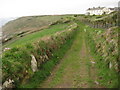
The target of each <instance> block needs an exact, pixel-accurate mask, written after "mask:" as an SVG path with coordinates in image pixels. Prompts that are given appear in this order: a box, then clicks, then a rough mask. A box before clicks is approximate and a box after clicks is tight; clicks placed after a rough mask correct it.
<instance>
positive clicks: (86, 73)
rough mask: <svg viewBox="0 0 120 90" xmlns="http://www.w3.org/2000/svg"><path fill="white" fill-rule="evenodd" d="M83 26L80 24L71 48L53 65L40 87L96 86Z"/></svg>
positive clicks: (91, 58)
mask: <svg viewBox="0 0 120 90" xmlns="http://www.w3.org/2000/svg"><path fill="white" fill-rule="evenodd" d="M84 27H85V25H80V27H79V28H78V33H77V35H76V38H75V40H74V42H73V45H72V46H71V49H70V50H68V52H67V53H66V54H65V56H64V58H63V59H62V60H61V62H60V64H58V65H57V66H56V67H55V69H54V70H53V72H52V74H51V76H50V77H48V79H47V80H46V81H45V82H43V84H41V85H40V87H41V88H90V87H98V86H97V84H95V83H94V82H95V79H96V76H95V75H96V74H95V71H94V70H95V69H94V65H92V64H91V60H92V61H93V57H92V56H91V55H90V53H89V48H88V47H87V45H86V43H85V32H84ZM91 72H92V73H91Z"/></svg>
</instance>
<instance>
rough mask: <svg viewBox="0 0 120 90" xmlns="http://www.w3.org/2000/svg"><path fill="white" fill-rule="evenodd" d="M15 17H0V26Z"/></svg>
mask: <svg viewBox="0 0 120 90" xmlns="http://www.w3.org/2000/svg"><path fill="white" fill-rule="evenodd" d="M16 18H17V17H9V18H0V27H2V26H3V25H5V24H6V23H7V22H9V21H11V20H14V19H16Z"/></svg>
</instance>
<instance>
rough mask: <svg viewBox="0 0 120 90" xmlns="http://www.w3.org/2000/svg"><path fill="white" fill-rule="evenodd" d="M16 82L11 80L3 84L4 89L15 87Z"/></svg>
mask: <svg viewBox="0 0 120 90" xmlns="http://www.w3.org/2000/svg"><path fill="white" fill-rule="evenodd" d="M13 83H14V80H11V79H9V80H8V81H5V82H4V83H3V88H13V87H14V84H13Z"/></svg>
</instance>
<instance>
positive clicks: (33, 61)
mask: <svg viewBox="0 0 120 90" xmlns="http://www.w3.org/2000/svg"><path fill="white" fill-rule="evenodd" d="M31 57H32V60H31V68H32V71H33V72H36V71H37V69H38V68H37V61H36V59H35V56H34V55H31Z"/></svg>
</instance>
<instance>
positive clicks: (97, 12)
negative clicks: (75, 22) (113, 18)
mask: <svg viewBox="0 0 120 90" xmlns="http://www.w3.org/2000/svg"><path fill="white" fill-rule="evenodd" d="M114 11H115V8H106V7H96V8H95V7H93V8H89V9H87V11H86V15H102V14H110V13H111V12H114Z"/></svg>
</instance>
